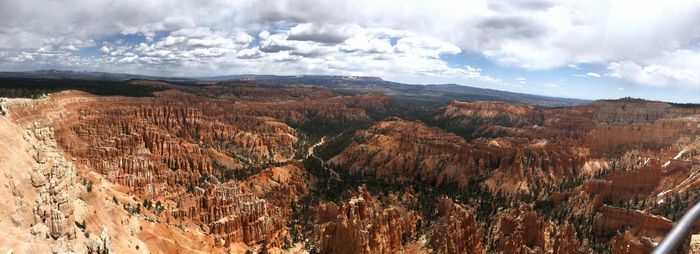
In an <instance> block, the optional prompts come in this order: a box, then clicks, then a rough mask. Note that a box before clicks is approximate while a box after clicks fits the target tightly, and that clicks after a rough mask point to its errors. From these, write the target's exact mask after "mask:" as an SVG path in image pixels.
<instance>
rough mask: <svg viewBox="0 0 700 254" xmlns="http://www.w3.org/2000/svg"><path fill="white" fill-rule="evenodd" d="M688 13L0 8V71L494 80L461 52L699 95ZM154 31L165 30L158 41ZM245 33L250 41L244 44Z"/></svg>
mask: <svg viewBox="0 0 700 254" xmlns="http://www.w3.org/2000/svg"><path fill="white" fill-rule="evenodd" d="M699 9H700V2H697V1H685V0H681V1H654V2H645V3H644V4H639V3H638V1H632V0H620V1H573V0H561V1H527V0H526V1H487V0H469V1H460V0H445V1H440V2H438V3H435V2H429V1H422V0H405V1H375V0H348V1H342V2H338V1H318V0H298V1H289V0H261V1H254V0H241V1H218V0H217V1H204V2H201V1H188V0H168V1H166V0H154V1H137V0H120V1H116V0H100V1H94V0H75V1H71V3H70V4H65V3H64V2H63V1H56V0H48V1H44V0H24V1H0V24H3V26H2V27H0V64H2V65H0V66H13V64H17V63H25V64H27V65H29V64H31V63H37V65H42V64H43V65H51V64H52V63H54V64H59V63H60V64H66V65H76V64H77V65H80V66H91V64H90V63H92V66H94V68H103V69H102V70H107V71H110V70H111V69H109V68H118V69H119V68H123V69H124V70H139V71H152V72H154V74H168V73H188V72H197V73H204V72H207V73H209V72H224V73H230V72H233V71H244V70H245V71H256V72H261V71H265V72H268V73H271V72H275V71H281V72H287V73H295V72H303V71H315V72H319V73H320V72H323V73H326V72H333V73H334V74H340V73H363V72H365V73H378V74H384V75H399V74H405V75H420V76H426V77H430V76H434V75H448V76H449V75H452V76H461V77H465V78H472V79H477V80H482V79H487V80H488V79H489V78H490V79H493V80H496V79H497V78H493V77H489V78H486V77H487V76H486V75H484V74H482V73H481V71H480V70H478V68H474V70H470V69H469V68H471V67H469V68H467V67H466V66H450V65H449V64H447V63H445V62H444V61H442V60H441V59H440V58H439V57H440V56H441V55H446V54H457V53H460V52H470V53H475V54H480V55H483V56H485V57H487V58H488V59H489V60H491V61H493V62H495V63H498V64H500V65H505V66H510V67H516V68H525V69H549V68H557V67H567V66H568V67H569V68H573V69H579V66H584V65H585V66H588V65H590V64H597V65H602V66H607V67H608V71H609V73H607V74H606V75H608V76H611V77H615V78H620V79H623V80H626V81H628V82H632V83H640V84H646V85H657V86H661V85H683V86H693V87H700V85H699V84H700V78H698V75H696V74H695V73H694V72H695V71H696V70H698V67H700V64H698V63H696V62H697V60H694V59H698V56H700V53H699V52H698V50H697V48H696V47H695V46H697V45H695V44H696V43H697V41H698V40H700V26H697V24H698V23H700V15H698V10H699ZM630 10H634V11H630ZM669 13H672V14H673V15H669ZM162 31H169V32H171V33H170V34H169V35H168V36H166V37H165V38H159V37H158V36H156V33H157V32H162ZM261 31H262V32H261ZM120 33H122V34H137V33H138V34H142V35H144V36H145V37H146V41H145V42H144V44H143V45H116V43H113V42H112V43H107V44H103V43H101V42H100V41H101V39H104V38H108V37H110V36H114V35H116V34H120ZM255 34H258V35H257V37H258V39H259V40H260V44H259V45H258V44H256V45H251V44H252V43H254V42H255V41H256V40H255V38H254V37H253V36H252V35H255ZM97 44H99V45H97ZM86 47H97V48H99V49H98V52H99V53H100V56H98V57H77V56H73V55H72V54H73V52H77V51H80V50H81V49H84V48H86ZM67 55H68V56H67ZM63 61H73V62H68V63H64V62H63ZM389 61H391V64H387V63H388V62H389ZM397 61H411V62H397ZM154 64H162V65H154ZM358 64H366V66H363V65H358ZM146 65H150V66H146ZM213 65H216V66H213ZM298 65H304V66H298ZM23 66H24V65H23ZM477 67H478V66H477ZM241 68H244V69H241ZM256 68H257V69H256ZM475 74H478V75H475ZM589 74H590V73H588V74H586V75H588V76H592V77H597V76H596V75H589ZM593 74H597V73H593ZM598 76H599V75H598Z"/></svg>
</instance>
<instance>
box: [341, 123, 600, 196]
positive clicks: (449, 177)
mask: <svg viewBox="0 0 700 254" xmlns="http://www.w3.org/2000/svg"><path fill="white" fill-rule="evenodd" d="M353 140H354V141H353V142H352V143H351V144H350V145H349V146H348V147H347V148H345V150H343V151H342V152H341V153H340V154H338V155H337V156H335V157H333V158H331V159H330V160H329V161H328V164H329V165H331V167H338V168H341V170H340V171H341V172H342V170H347V171H346V172H345V173H347V174H349V175H352V176H364V177H374V178H376V179H382V180H384V181H387V182H399V183H401V182H404V183H405V182H412V181H416V180H417V181H421V182H424V183H429V184H435V185H448V184H456V185H457V186H459V187H462V188H464V187H466V186H467V184H468V182H469V179H470V178H476V177H478V176H480V175H481V174H484V173H487V172H490V173H492V177H491V179H489V181H488V184H489V185H491V186H494V187H495V186H497V185H498V186H500V188H502V190H503V191H507V192H508V193H510V194H512V195H519V194H529V193H531V192H533V191H535V190H537V189H541V188H544V187H545V186H546V185H548V184H554V183H558V182H561V181H563V179H565V178H567V177H569V178H571V177H576V176H578V175H579V172H580V169H581V167H582V166H583V164H584V163H585V161H586V157H587V155H588V153H587V150H585V149H581V148H577V147H564V146H561V145H558V144H550V143H549V142H548V141H547V140H535V141H533V142H531V141H528V140H526V139H525V140H523V139H509V138H497V139H492V140H479V141H475V142H471V143H468V142H466V141H465V140H464V139H462V138H461V137H459V136H456V135H454V134H451V133H448V132H445V131H443V130H441V129H438V128H433V127H428V126H427V125H425V124H424V123H421V122H413V121H405V120H400V119H395V120H388V121H382V122H379V123H377V124H375V125H373V126H372V127H370V128H369V129H367V130H362V131H358V132H356V133H355V137H354V139H353Z"/></svg>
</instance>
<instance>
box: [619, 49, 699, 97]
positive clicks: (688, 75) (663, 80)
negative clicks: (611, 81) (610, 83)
mask: <svg viewBox="0 0 700 254" xmlns="http://www.w3.org/2000/svg"><path fill="white" fill-rule="evenodd" d="M698 69H700V52H694V51H691V50H674V51H669V52H665V53H664V54H662V55H660V56H659V57H655V58H651V59H648V60H645V61H641V62H636V61H632V60H624V61H616V62H611V63H610V64H609V65H608V71H609V73H608V74H607V75H608V76H610V77H614V78H619V79H623V80H626V81H629V82H633V83H637V84H643V85H650V86H685V87H692V88H700V73H699V72H698V71H697V70H698Z"/></svg>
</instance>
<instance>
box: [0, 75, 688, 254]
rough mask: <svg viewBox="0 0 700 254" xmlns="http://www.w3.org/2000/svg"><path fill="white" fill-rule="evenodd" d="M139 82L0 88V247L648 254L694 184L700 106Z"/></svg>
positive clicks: (104, 250) (21, 249)
mask: <svg viewBox="0 0 700 254" xmlns="http://www.w3.org/2000/svg"><path fill="white" fill-rule="evenodd" d="M134 82H135V83H137V84H141V85H145V86H159V87H165V88H167V89H169V90H165V91H161V92H158V93H156V94H154V96H153V97H145V98H128V97H115V96H94V95H90V94H85V93H81V92H74V91H70V92H61V93H55V94H50V95H48V96H47V97H44V98H41V99H35V100H28V99H12V100H9V101H3V102H2V103H1V104H2V109H3V110H6V111H7V115H6V116H4V117H0V141H2V142H0V151H3V152H0V167H2V168H7V170H5V172H3V173H4V175H1V176H0V178H2V181H4V182H3V185H2V186H4V187H3V188H5V190H6V191H5V192H3V193H5V194H4V195H5V196H0V205H3V206H6V207H8V209H4V210H2V211H0V225H1V226H2V230H0V236H2V237H0V245H2V246H10V248H11V249H12V250H15V251H19V252H28V251H37V250H38V252H40V253H43V252H51V251H56V252H60V251H74V252H89V253H107V252H109V251H111V252H120V253H131V252H144V251H145V252H152V253H174V252H178V251H180V252H187V253H220V252H234V253H239V252H245V251H247V250H251V251H258V252H270V253H278V252H288V253H298V252H303V251H313V250H317V251H320V252H322V253H401V252H404V253H492V252H493V253H511V252H512V253H591V252H604V251H607V250H611V251H612V252H614V253H645V252H648V251H649V250H650V248H653V246H654V245H655V244H657V243H658V242H659V241H660V240H661V239H662V237H663V236H664V235H665V233H666V232H668V230H669V229H670V227H671V226H672V224H673V221H675V220H677V219H679V218H680V216H681V215H682V214H683V212H684V211H685V210H686V209H687V208H688V205H689V204H693V203H694V202H696V201H697V200H699V199H700V190H698V187H699V186H700V175H699V174H697V169H698V167H699V166H698V165H700V164H699V163H700V156H698V154H699V152H700V151H698V147H700V139H698V136H697V134H698V128H697V126H699V124H700V116H699V115H696V114H697V113H699V112H697V108H696V107H691V106H687V105H686V106H679V105H673V104H665V103H658V102H648V101H637V100H619V101H600V102H596V103H594V104H592V105H587V106H579V107H573V108H557V109H542V108H533V107H529V106H525V105H512V104H507V103H501V102H456V101H455V102H452V103H450V104H449V105H447V106H441V108H438V106H434V108H429V107H430V106H425V107H428V108H427V109H425V108H424V109H420V110H417V109H416V108H419V107H424V105H427V104H421V105H420V106H416V108H411V109H410V110H408V109H407V110H403V111H407V112H403V113H401V112H400V111H402V109H403V108H402V105H404V106H405V105H408V104H401V103H406V102H398V101H397V100H395V99H393V98H391V97H388V96H385V95H377V94H357V95H352V96H341V95H339V94H336V91H334V90H332V89H328V88H317V87H313V86H306V85H298V86H296V85H295V86H264V85H258V84H255V83H254V82H252V83H245V82H244V83H241V84H238V83H236V84H229V83H226V82H223V83H217V84H198V85H197V86H179V85H176V84H168V83H166V82H161V81H158V82H156V81H144V80H141V81H134ZM413 110H416V111H413ZM389 116H405V117H408V118H410V119H422V120H424V121H425V122H421V121H415V120H402V119H399V118H397V117H389ZM380 119H381V120H380ZM446 124H447V125H446ZM450 125H454V126H450ZM453 127H454V128H453ZM14 133H21V135H19V136H16V135H14ZM3 177H4V178H3ZM25 239H29V240H27V241H24V240H25Z"/></svg>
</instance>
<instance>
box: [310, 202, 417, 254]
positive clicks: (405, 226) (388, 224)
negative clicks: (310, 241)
mask: <svg viewBox="0 0 700 254" xmlns="http://www.w3.org/2000/svg"><path fill="white" fill-rule="evenodd" d="M317 212H318V223H319V226H320V238H321V239H320V248H321V253H396V252H400V251H401V250H402V249H403V247H404V244H406V243H407V241H408V240H409V239H410V238H411V237H414V236H415V234H416V230H417V229H418V226H419V225H420V223H421V217H420V216H419V215H418V213H416V212H415V211H407V210H405V209H403V208H400V207H395V206H389V207H385V208H383V207H382V206H381V205H380V204H379V202H378V201H377V200H376V199H374V198H373V197H372V196H371V195H370V194H369V193H367V192H366V190H364V189H360V191H359V193H358V194H357V195H355V196H353V197H352V198H351V199H350V201H348V202H341V203H340V204H335V203H325V204H321V205H319V206H318V209H317Z"/></svg>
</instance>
